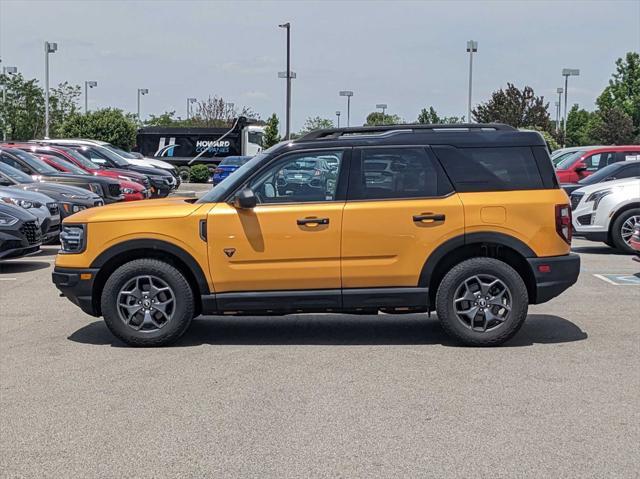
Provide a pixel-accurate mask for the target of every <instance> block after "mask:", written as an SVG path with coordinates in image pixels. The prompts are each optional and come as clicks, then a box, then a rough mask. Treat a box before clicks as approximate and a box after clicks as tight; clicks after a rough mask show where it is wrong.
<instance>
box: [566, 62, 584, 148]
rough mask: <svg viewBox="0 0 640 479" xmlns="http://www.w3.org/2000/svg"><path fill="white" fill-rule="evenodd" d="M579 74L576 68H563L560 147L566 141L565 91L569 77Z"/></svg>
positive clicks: (567, 87) (567, 88)
mask: <svg viewBox="0 0 640 479" xmlns="http://www.w3.org/2000/svg"><path fill="white" fill-rule="evenodd" d="M578 75H580V70H578V69H576V68H563V69H562V76H563V77H564V119H563V120H562V147H563V148H564V147H565V146H566V142H567V130H566V128H567V93H568V90H569V77H571V76H573V77H577V76H578Z"/></svg>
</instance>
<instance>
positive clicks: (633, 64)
mask: <svg viewBox="0 0 640 479" xmlns="http://www.w3.org/2000/svg"><path fill="white" fill-rule="evenodd" d="M596 103H597V105H598V108H599V109H600V110H602V111H605V110H611V109H612V108H615V109H617V110H619V111H622V112H624V113H626V114H627V115H628V116H629V117H631V120H632V122H633V126H634V128H635V130H636V133H640V53H638V52H629V53H627V54H626V56H625V57H624V58H618V60H617V61H616V71H615V72H614V73H613V75H612V79H611V80H609V85H608V86H607V87H606V88H605V89H604V91H603V92H602V94H601V95H600V96H599V97H598V99H597V100H596ZM607 115H614V116H616V117H619V115H618V114H617V113H611V112H608V113H607Z"/></svg>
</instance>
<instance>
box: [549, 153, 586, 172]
mask: <svg viewBox="0 0 640 479" xmlns="http://www.w3.org/2000/svg"><path fill="white" fill-rule="evenodd" d="M583 154H584V151H574V152H573V153H570V154H569V155H568V156H564V157H562V159H561V160H560V161H559V162H558V163H557V164H556V165H555V166H556V170H566V169H567V168H569V167H570V166H571V165H573V162H574V161H576V159H578V158H580V157H581V156H582V155H583Z"/></svg>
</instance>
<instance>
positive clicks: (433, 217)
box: [413, 213, 446, 223]
mask: <svg viewBox="0 0 640 479" xmlns="http://www.w3.org/2000/svg"><path fill="white" fill-rule="evenodd" d="M445 218H446V216H445V215H443V214H433V213H423V214H421V215H413V221H414V223H434V222H436V221H444V220H445Z"/></svg>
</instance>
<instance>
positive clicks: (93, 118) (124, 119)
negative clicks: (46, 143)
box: [59, 108, 138, 150]
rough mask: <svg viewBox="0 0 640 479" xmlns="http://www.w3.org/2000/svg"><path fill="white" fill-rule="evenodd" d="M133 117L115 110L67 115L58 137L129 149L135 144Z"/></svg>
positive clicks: (134, 120) (135, 125)
mask: <svg viewBox="0 0 640 479" xmlns="http://www.w3.org/2000/svg"><path fill="white" fill-rule="evenodd" d="M137 128H138V127H137V124H136V119H135V115H133V114H131V113H124V112H123V111H122V110H119V109H117V108H103V109H101V110H95V111H91V112H89V113H87V114H85V115H81V114H73V115H69V116H68V117H67V118H66V119H65V120H64V123H62V125H61V127H60V131H59V135H60V136H61V137H63V138H91V139H94V140H102V141H106V142H109V143H112V144H113V145H115V146H118V147H120V148H124V149H125V150H129V149H131V147H132V146H133V145H135V142H136V131H137Z"/></svg>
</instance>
